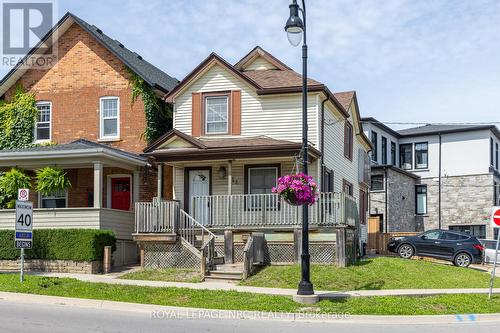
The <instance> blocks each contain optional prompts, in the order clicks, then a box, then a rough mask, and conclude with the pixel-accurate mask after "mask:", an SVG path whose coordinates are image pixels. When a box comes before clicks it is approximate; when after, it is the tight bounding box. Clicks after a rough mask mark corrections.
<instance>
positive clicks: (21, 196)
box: [17, 188, 30, 201]
mask: <svg viewBox="0 0 500 333" xmlns="http://www.w3.org/2000/svg"><path fill="white" fill-rule="evenodd" d="M29 198H30V190H29V189H27V188H20V189H19V190H17V200H19V201H28V199H29Z"/></svg>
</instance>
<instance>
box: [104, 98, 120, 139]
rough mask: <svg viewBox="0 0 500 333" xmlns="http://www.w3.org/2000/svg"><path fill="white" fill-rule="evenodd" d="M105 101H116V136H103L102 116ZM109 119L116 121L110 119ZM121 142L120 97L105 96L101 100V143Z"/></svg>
mask: <svg viewBox="0 0 500 333" xmlns="http://www.w3.org/2000/svg"><path fill="white" fill-rule="evenodd" d="M105 100H116V135H114V136H111V135H107V136H105V135H103V133H104V118H103V116H102V102H103V101H105ZM109 119H115V117H110V118H109ZM115 140H120V97H118V96H103V97H100V98H99V141H115Z"/></svg>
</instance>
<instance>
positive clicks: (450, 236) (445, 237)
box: [440, 232, 463, 241]
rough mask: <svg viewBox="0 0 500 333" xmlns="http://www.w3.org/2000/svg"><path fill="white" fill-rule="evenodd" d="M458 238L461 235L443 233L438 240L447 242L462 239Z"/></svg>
mask: <svg viewBox="0 0 500 333" xmlns="http://www.w3.org/2000/svg"><path fill="white" fill-rule="evenodd" d="M460 237H461V235H459V234H455V233H452V232H443V233H442V234H441V237H440V239H443V240H449V241H457V240H460V239H463V238H460Z"/></svg>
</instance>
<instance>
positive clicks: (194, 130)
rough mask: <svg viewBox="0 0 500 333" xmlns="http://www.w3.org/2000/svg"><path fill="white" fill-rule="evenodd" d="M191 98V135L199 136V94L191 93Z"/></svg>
mask: <svg viewBox="0 0 500 333" xmlns="http://www.w3.org/2000/svg"><path fill="white" fill-rule="evenodd" d="M192 96H193V97H192V98H193V99H192V118H191V135H192V136H201V125H202V124H201V123H202V120H201V118H202V117H201V93H193V95H192Z"/></svg>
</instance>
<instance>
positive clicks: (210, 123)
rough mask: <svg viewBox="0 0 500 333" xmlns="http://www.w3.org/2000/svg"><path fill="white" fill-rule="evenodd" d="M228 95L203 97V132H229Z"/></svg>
mask: <svg viewBox="0 0 500 333" xmlns="http://www.w3.org/2000/svg"><path fill="white" fill-rule="evenodd" d="M228 120H229V96H228V95H219V96H216V95H214V96H206V97H205V134H227V133H229V121H228Z"/></svg>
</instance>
